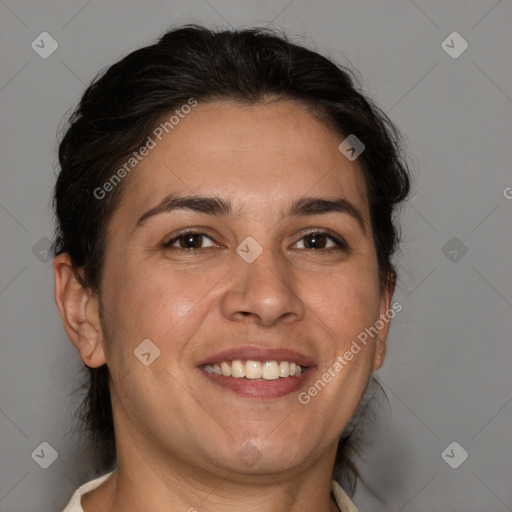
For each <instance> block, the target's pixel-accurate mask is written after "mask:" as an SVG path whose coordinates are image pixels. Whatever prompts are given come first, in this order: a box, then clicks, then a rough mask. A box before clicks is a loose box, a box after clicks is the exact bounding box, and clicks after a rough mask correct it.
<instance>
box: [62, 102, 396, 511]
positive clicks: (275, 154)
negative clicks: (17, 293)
mask: <svg viewBox="0 0 512 512" xmlns="http://www.w3.org/2000/svg"><path fill="white" fill-rule="evenodd" d="M342 139H343V138H342V137H341V136H340V135H339V134H337V133H336V132H334V131H333V130H332V129H331V128H329V127H327V126H326V125H325V124H323V123H322V122H320V121H319V120H318V119H317V118H316V117H315V116H313V115H312V114H311V113H310V112H308V110H307V109H306V108H305V107H304V106H302V105H301V104H298V103H295V102H291V101H280V102H273V103H270V102H269V103H265V104H258V105H255V106H241V105H239V104H236V103H233V102H228V101H223V102H215V103H210V104H199V105H198V106H197V107H195V108H194V109H193V111H192V112H191V113H190V114H188V115H187V116H186V117H185V118H184V119H183V120H181V122H180V124H179V125H178V126H176V127H175V128H174V129H173V131H172V132H170V133H169V135H168V136H166V138H164V140H163V141H162V142H160V143H158V145H157V147H156V148H154V149H153V150H152V151H151V152H150V154H149V155H148V156H146V157H145V158H144V160H143V161H142V162H141V163H140V164H139V165H138V166H137V167H136V169H134V170H133V171H132V172H131V174H130V177H129V180H128V182H127V183H126V185H127V186H126V189H125V190H124V191H123V196H122V199H121V201H120V204H119V206H118V208H117V209H116V210H115V211H114V213H113V215H112V217H111V219H110V221H109V224H108V228H107V248H106V257H105V264H104V270H103V278H102V282H101V292H100V295H101V302H102V310H103V318H100V309H101V308H100V301H99V299H98V297H97V296H95V295H94V294H92V293H91V292H90V291H88V290H85V289H83V288H82V287H81V286H80V284H79V282H78V280H77V279H76V276H75V274H74V272H73V268H72V262H71V260H70V258H69V255H67V254H62V255H59V256H58V257H57V258H55V262H54V271H55V278H56V287H55V299H56V303H57V306H58V309H59V311H60V314H61V317H62V320H63V323H64V326H65V329H66V332H67V334H68V336H69V338H70V340H71V341H72V342H73V344H74V345H75V347H76V348H77V350H78V352H79V354H80V356H81V358H82V360H83V361H84V363H85V364H86V365H88V366H91V367H97V366H100V365H102V364H104V363H107V364H108V366H109V368H110V371H111V374H112V382H111V393H112V401H113V413H114V422H115V427H116V443H117V451H118V469H117V471H116V472H115V473H114V474H113V476H112V477H110V478H109V479H108V480H107V481H106V482H105V483H104V484H103V485H101V486H100V487H98V488H97V489H96V490H94V491H92V492H90V493H88V494H87V495H85V496H84V497H83V498H82V506H83V508H84V510H85V511H86V512H89V511H93V510H94V511H96V510H110V511H114V512H115V511H122V510H131V511H133V512H137V511H144V512H152V511H161V510H171V511H174V510H176V511H178V510H179V511H186V510H193V509H194V508H195V509H197V510H200V511H206V512H207V511H213V510H215V511H232V510H239V507H240V503H243V508H244V510H248V511H274V512H279V511H283V512H284V511H287V512H288V511H290V510H293V511H296V510H297V511H298V510H300V511H312V512H313V511H316V512H318V511H329V510H336V508H335V506H334V504H333V502H332V498H331V497H330V480H331V474H332V468H333V464H334V457H335V451H336V444H337V439H338V437H339V435H340V433H341V432H342V431H343V429H344V427H345V426H346V425H347V424H348V422H349V420H350V418H351V417H352V416H353V414H354V412H355V410H356V408H357V405H358V404H359V402H360V399H361V398H362V395H363V394H364V391H365V389H366V386H367V383H368V380H369V378H370V376H371V373H372V371H374V370H376V369H378V368H379V367H380V365H381V364H382V362H383V360H384V355H385V345H384V344H381V343H380V342H377V340H376V338H373V339H372V338H370V339H369V341H368V344H367V346H366V347H363V349H362V350H361V352H359V353H358V354H357V355H356V356H354V358H353V360H352V361H350V362H349V364H347V366H346V367H345V368H344V369H343V370H342V371H341V372H339V373H338V374H337V375H336V377H335V378H333V379H332V381H331V382H330V383H329V384H328V385H326V386H325V388H324V389H323V390H322V391H321V392H319V393H318V395H317V396H315V397H314V398H312V399H311V401H310V402H309V403H308V404H307V405H303V404H301V403H300V402H299V401H298V399H297V393H292V394H290V395H287V396H285V397H281V398H275V399H267V400H266V399H251V398H247V397H242V396H240V395H238V394H236V393H234V392H232V391H230V390H226V389H223V388H220V387H219V386H217V385H214V384H213V383H211V381H210V380H209V379H208V378H207V377H206V376H205V375H204V373H203V372H202V371H201V370H200V369H199V368H198V367H197V364H198V362H199V361H200V360H202V359H204V358H205V357H207V356H209V355H213V354H215V353H216V352H218V351H220V350H224V349H227V348H233V347H237V346H241V345H250V344H253V345H257V346H262V347H273V348H275V347H279V348H281V347H284V348H289V349H292V350H296V351H298V352H301V353H303V354H305V355H307V356H308V357H310V358H312V359H313V360H314V362H315V366H316V368H315V369H314V370H313V371H312V372H311V374H310V375H309V376H308V378H307V380H306V382H305V384H304V386H303V388H302V389H301V390H300V391H304V390H307V389H308V387H310V386H311V385H312V384H313V383H314V382H315V381H316V380H317V379H319V378H320V377H321V376H322V374H323V373H324V372H325V371H326V370H327V369H328V368H330V367H332V365H333V363H334V361H335V360H336V357H337V356H339V355H342V354H344V353H345V352H346V350H348V348H349V347H350V344H351V343H352V341H353V340H355V339H356V338H357V335H358V334H359V333H361V332H362V331H363V330H364V329H365V328H367V327H370V326H373V325H374V324H375V322H376V321H377V320H378V319H379V315H381V314H384V313H385V312H386V311H387V310H388V309H389V308H390V301H391V296H392V292H393V290H392V289H391V286H389V287H387V288H384V289H383V290H381V288H380V286H379V278H378V267H377V257H376V253H375V247H374V242H373V237H372V232H371V226H370V215H369V206H368V200H367V193H366V188H365V184H364V181H363V177H362V172H361V169H360V167H359V164H358V162H357V160H356V161H354V162H350V161H349V160H348V159H346V158H345V157H344V156H343V154H341V152H340V151H339V150H338V145H339V143H340V142H341V140H342ZM171 193H172V194H174V195H179V196H182V195H187V196H191V195H201V196H216V197H219V198H222V199H224V200H229V201H230V202H231V203H232V206H233V210H234V211H233V213H232V214H229V215H228V214H218V215H208V214H204V213H198V212H194V211H191V210H186V209H182V210H175V211H172V212H166V213H162V214H160V215H156V216H153V217H150V218H147V219H146V220H145V221H144V222H143V223H142V224H141V225H140V226H139V227H136V224H137V220H138V219H139V217H140V216H141V215H142V214H143V213H144V212H146V211H148V210H150V209H151V208H153V207H155V206H156V205H157V204H158V203H160V201H161V200H162V199H163V198H164V197H165V196H166V195H168V194H171ZM305 196H310V197H318V198H323V199H334V198H340V197H343V198H345V199H346V200H348V201H350V203H351V204H352V205H353V206H354V207H355V208H357V210H358V211H359V212H360V213H361V216H362V219H363V221H364V229H363V227H361V225H360V224H359V223H358V221H357V220H356V219H355V218H354V217H352V216H351V215H349V214H347V213H342V212H328V213H323V214H314V215H302V216H287V215H286V214H287V212H288V211H289V209H290V206H291V204H292V203H293V202H294V201H296V200H298V199H301V198H303V197H305ZM183 228H195V229H198V230H199V229H200V231H204V232H206V234H207V235H208V236H209V237H211V239H212V240H213V242H212V241H210V240H209V239H208V238H205V239H203V245H205V246H206V247H204V248H201V249H188V250H187V249H181V251H180V250H179V248H163V247H162V244H163V242H165V241H167V240H169V239H172V238H173V237H174V236H176V233H177V232H178V231H179V230H182V229H183ZM311 228H313V229H314V230H315V231H316V232H320V231H324V230H329V231H330V232H331V233H333V234H334V235H336V236H339V237H343V239H344V240H345V241H346V243H347V244H348V246H349V249H348V250H346V249H342V248H338V247H337V246H336V245H335V244H334V243H333V242H331V241H328V242H326V243H327V246H326V248H316V249H311V248H310V247H311V245H308V243H309V244H310V242H311V238H308V237H306V238H304V237H305V236H306V235H307V232H308V230H309V231H311ZM247 236H251V237H253V238H254V239H255V240H256V241H257V242H258V243H259V245H260V246H261V247H262V249H263V252H262V254H261V255H260V256H259V257H258V258H257V259H256V260H255V261H254V262H252V263H250V264H249V263H247V262H246V261H244V260H243V259H242V258H241V257H240V256H239V255H238V254H237V252H236V247H237V246H238V245H239V244H240V243H241V242H242V241H243V240H244V239H245V238H246V237H247ZM199 240H201V239H200V238H199ZM196 241H197V239H196ZM199 246H201V243H200V242H199ZM388 328H389V323H385V325H384V327H383V328H382V329H381V330H380V331H379V335H378V336H379V337H380V338H382V339H383V340H385V339H386V336H387V331H388ZM147 338H149V339H150V340H152V342H153V343H154V344H155V345H157V346H158V347H159V349H160V351H161V353H160V356H159V357H158V358H157V359H156V360H155V361H154V362H153V363H152V364H151V365H149V366H144V365H143V364H141V362H140V361H139V360H138V359H137V358H136V357H134V355H133V351H134V349H135V348H136V347H137V346H138V345H139V344H140V343H141V342H142V340H144V339H147ZM381 345H382V346H381ZM249 442H250V443H251V445H250V446H251V448H250V449H251V450H253V451H255V453H258V457H259V458H258V460H257V461H256V462H255V463H254V464H249V463H248V462H247V459H246V458H244V457H242V456H241V453H242V454H243V453H244V451H243V450H248V449H249V448H248V446H249V445H247V443H249ZM244 447H245V448H244ZM240 450H242V452H240ZM98 507H99V508H98Z"/></svg>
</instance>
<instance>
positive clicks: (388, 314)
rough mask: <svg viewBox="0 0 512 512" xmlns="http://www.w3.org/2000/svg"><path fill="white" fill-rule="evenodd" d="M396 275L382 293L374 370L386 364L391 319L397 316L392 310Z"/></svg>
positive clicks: (377, 324) (391, 275)
mask: <svg viewBox="0 0 512 512" xmlns="http://www.w3.org/2000/svg"><path fill="white" fill-rule="evenodd" d="M395 281H396V278H395V274H394V272H392V273H391V274H390V277H389V279H388V282H387V284H386V287H385V289H384V290H383V291H382V296H381V301H380V317H379V320H378V321H377V322H376V326H377V327H378V329H379V333H378V335H377V338H376V340H377V346H376V347H375V357H374V361H373V370H374V371H375V370H378V369H379V368H380V367H381V366H382V363H383V362H384V358H385V357H386V347H387V346H386V341H387V339H388V334H389V327H390V323H391V319H392V318H393V317H394V316H395V314H396V313H395V310H394V309H393V308H392V305H391V299H392V298H393V293H394V291H395Z"/></svg>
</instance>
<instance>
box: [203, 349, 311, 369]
mask: <svg viewBox="0 0 512 512" xmlns="http://www.w3.org/2000/svg"><path fill="white" fill-rule="evenodd" d="M237 359H241V360H250V361H260V362H262V363H263V362H265V361H278V362H279V361H290V362H294V363H297V364H299V365H301V366H314V362H313V361H312V359H310V358H309V357H307V356H305V355H304V354H300V353H299V352H296V351H295V350H289V349H286V348H265V347H257V346H245V347H236V348H231V349H227V350H222V351H221V352H217V353H216V354H213V355H211V356H208V357H205V358H204V359H203V360H201V361H199V363H198V364H197V366H203V365H205V364H215V363H221V362H222V361H235V360H237Z"/></svg>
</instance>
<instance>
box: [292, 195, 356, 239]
mask: <svg viewBox="0 0 512 512" xmlns="http://www.w3.org/2000/svg"><path fill="white" fill-rule="evenodd" d="M332 212H339V213H346V214H347V215H349V216H350V217H352V218H353V219H355V220H356V221H357V222H358V224H359V226H360V227H361V229H362V230H363V233H365V234H366V224H365V222H364V217H363V215H362V213H361V212H360V211H359V210H358V209H357V208H356V207H355V206H354V205H353V204H352V203H351V202H350V201H349V200H348V199H345V198H343V197H340V198H337V199H323V198H320V197H304V198H302V199H299V200H298V201H296V202H295V203H293V205H292V207H291V209H290V212H289V213H288V216H295V215H318V214H322V213H332Z"/></svg>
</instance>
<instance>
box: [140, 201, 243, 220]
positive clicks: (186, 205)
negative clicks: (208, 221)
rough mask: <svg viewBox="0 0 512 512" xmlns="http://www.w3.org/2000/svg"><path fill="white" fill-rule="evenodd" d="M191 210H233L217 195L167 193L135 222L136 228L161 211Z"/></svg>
mask: <svg viewBox="0 0 512 512" xmlns="http://www.w3.org/2000/svg"><path fill="white" fill-rule="evenodd" d="M183 209H185V210H192V211H194V212H199V213H206V214H208V215H228V214H230V213H231V212H232V211H233V208H232V206H231V203H230V202H229V201H226V200H224V199H220V198H218V197H207V196H180V197H178V196H175V195H172V194H170V195H168V196H166V197H164V199H163V200H162V201H161V202H160V203H159V204H157V205H156V206H154V207H153V208H151V209H150V210H148V211H147V212H145V213H143V214H142V215H141V216H140V217H139V219H138V220H137V223H136V226H135V227H136V228H138V227H139V226H141V225H142V224H144V222H145V221H146V220H147V219H149V218H150V217H154V216H155V215H160V214H162V213H168V212H172V211H173V210H183Z"/></svg>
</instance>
